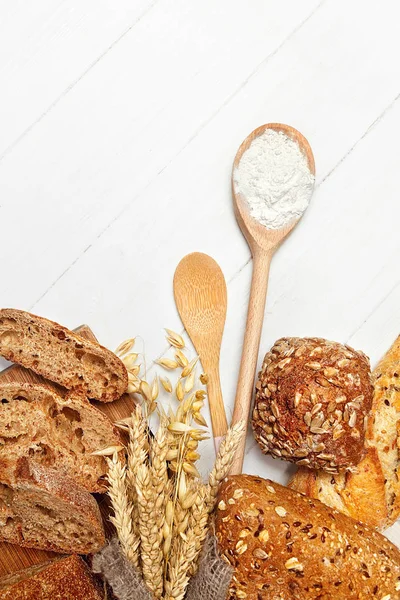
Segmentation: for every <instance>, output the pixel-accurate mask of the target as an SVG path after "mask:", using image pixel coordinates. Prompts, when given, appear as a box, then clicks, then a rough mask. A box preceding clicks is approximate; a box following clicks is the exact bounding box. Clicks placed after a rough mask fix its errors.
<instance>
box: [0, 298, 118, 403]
mask: <svg viewBox="0 0 400 600" xmlns="http://www.w3.org/2000/svg"><path fill="white" fill-rule="evenodd" d="M0 355H1V356H4V358H6V359H7V360H10V361H11V362H15V363H18V364H20V365H22V366H23V367H26V368H28V369H32V371H34V372H35V373H38V374H39V375H43V377H46V379H49V380H50V381H54V382H55V383H58V384H60V385H62V386H63V387H65V388H67V389H68V390H71V389H80V390H81V391H82V392H83V393H84V394H86V396H87V397H88V398H92V399H95V400H100V401H101V402H112V401H113V400H117V399H118V398H120V397H121V396H122V394H124V393H125V392H126V389H127V387H128V374H127V371H126V368H125V365H124V364H123V362H122V361H121V360H120V359H119V358H118V357H117V356H115V354H114V353H113V352H111V351H110V350H107V348H103V346H100V344H96V343H95V342H91V341H89V340H86V339H84V338H82V337H80V336H79V335H77V334H76V333H74V332H73V331H69V329H66V328H65V327H62V325H59V324H58V323H55V322H54V321H49V320H48V319H44V318H43V317H37V316H36V315H32V314H30V313H28V312H24V311H23V310H15V309H10V308H3V309H1V310H0Z"/></svg>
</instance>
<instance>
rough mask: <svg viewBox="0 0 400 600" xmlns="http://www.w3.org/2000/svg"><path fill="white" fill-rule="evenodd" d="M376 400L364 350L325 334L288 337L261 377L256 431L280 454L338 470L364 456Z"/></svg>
mask: <svg viewBox="0 0 400 600" xmlns="http://www.w3.org/2000/svg"><path fill="white" fill-rule="evenodd" d="M371 402H372V385H371V377H370V368H369V361H368V359H367V357H366V356H365V355H364V354H363V353H361V352H356V351H355V350H353V349H352V348H350V347H348V346H342V345H341V344H337V343H336V342H328V341H327V340H323V339H319V338H282V339H280V340H278V341H277V342H276V343H275V345H274V347H273V348H272V349H271V351H270V352H268V353H267V355H266V356H265V359H264V363H263V366H262V369H261V372H260V375H259V378H258V382H257V385H256V398H255V405H254V411H253V430H254V435H255V438H256V440H257V442H258V443H259V445H260V447H261V449H262V451H263V452H265V453H270V454H271V455H272V456H273V457H275V458H283V459H285V460H289V461H291V462H295V463H297V464H298V465H303V466H306V467H308V468H320V469H324V470H325V471H326V472H328V473H337V472H338V471H340V470H344V469H347V468H349V467H353V466H354V465H356V464H357V463H359V462H360V460H361V459H362V457H363V453H364V438H365V426H366V421H365V417H366V415H368V413H369V410H370V407H371Z"/></svg>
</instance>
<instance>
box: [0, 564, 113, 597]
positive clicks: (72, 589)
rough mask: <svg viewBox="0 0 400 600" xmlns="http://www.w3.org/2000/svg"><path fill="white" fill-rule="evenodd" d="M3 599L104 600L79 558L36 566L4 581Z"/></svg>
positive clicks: (0, 588)
mask: <svg viewBox="0 0 400 600" xmlns="http://www.w3.org/2000/svg"><path fill="white" fill-rule="evenodd" d="M0 599H1V600H39V599H41V600H103V599H104V593H103V591H102V589H101V586H100V584H99V583H98V582H97V580H96V579H95V578H94V577H93V575H92V574H91V572H90V570H89V568H88V566H87V565H86V563H85V562H84V561H83V560H82V559H81V558H80V557H79V556H76V555H72V556H67V557H65V558H60V559H58V560H55V561H53V562H50V563H45V564H43V565H36V566H35V567H30V568H28V569H24V570H23V571H19V572H18V573H14V574H13V575H12V576H9V577H5V578H3V579H1V580H0Z"/></svg>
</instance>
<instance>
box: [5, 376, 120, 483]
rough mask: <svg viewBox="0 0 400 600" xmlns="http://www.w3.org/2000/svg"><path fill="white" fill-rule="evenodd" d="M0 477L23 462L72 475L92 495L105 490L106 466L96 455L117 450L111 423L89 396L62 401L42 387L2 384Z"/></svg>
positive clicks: (68, 398)
mask: <svg viewBox="0 0 400 600" xmlns="http://www.w3.org/2000/svg"><path fill="white" fill-rule="evenodd" d="M0 403H1V410H0V473H1V474H2V476H4V475H5V476H7V477H8V478H11V477H12V476H13V473H14V470H15V465H16V464H17V462H18V460H19V459H20V458H23V457H26V458H29V459H30V460H31V461H34V462H36V463H39V464H42V465H44V466H48V467H56V468H57V470H58V472H59V473H60V474H61V473H65V474H66V475H69V476H70V477H71V478H72V479H74V481H76V482H77V483H78V484H79V485H82V486H83V487H85V488H86V489H87V490H88V491H90V492H101V491H104V489H105V482H104V479H103V478H104V475H105V474H106V473H107V464H106V461H105V459H104V458H103V457H101V456H93V455H92V452H94V451H95V450H101V449H102V448H106V447H109V446H118V445H119V444H120V437H119V435H118V432H117V430H116V429H115V428H114V426H113V424H112V423H111V421H110V420H109V419H108V417H106V415H104V414H103V413H102V412H100V411H99V410H98V409H97V408H95V407H94V406H92V405H91V404H90V402H89V401H88V400H87V398H86V396H80V395H77V394H75V393H74V392H70V393H69V394H68V395H67V396H66V397H65V398H62V397H61V396H59V395H58V394H56V393H55V392H52V391H51V390H49V389H48V388H45V387H43V386H41V385H32V384H29V383H1V382H0Z"/></svg>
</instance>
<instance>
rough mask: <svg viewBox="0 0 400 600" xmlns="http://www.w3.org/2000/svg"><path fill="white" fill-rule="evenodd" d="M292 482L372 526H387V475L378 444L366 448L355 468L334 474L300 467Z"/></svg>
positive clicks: (298, 490)
mask: <svg viewBox="0 0 400 600" xmlns="http://www.w3.org/2000/svg"><path fill="white" fill-rule="evenodd" d="M288 485H289V487H290V488H291V489H293V490H296V491H297V492H300V493H301V494H305V495H306V496H310V498H318V500H320V501H321V502H323V503H324V504H327V505H328V506H331V507H333V508H336V509H337V510H339V511H340V512H342V513H343V514H345V515H348V516H349V517H352V518H353V519H358V520H359V521H361V522H362V523H365V524H366V525H369V526H370V527H374V528H375V529H379V530H383V529H385V528H386V527H387V520H388V508H387V504H386V494H385V478H384V475H383V471H382V467H381V463H380V461H379V457H378V453H377V451H376V449H375V448H367V449H366V454H365V457H364V458H363V460H362V461H361V462H360V463H359V464H358V465H357V467H356V470H355V471H354V472H346V473H338V474H337V475H330V474H329V473H324V472H323V471H312V470H311V469H306V468H305V467H300V469H299V470H298V471H297V472H296V473H295V474H294V475H293V477H292V479H291V481H290V482H289V484H288Z"/></svg>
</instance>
